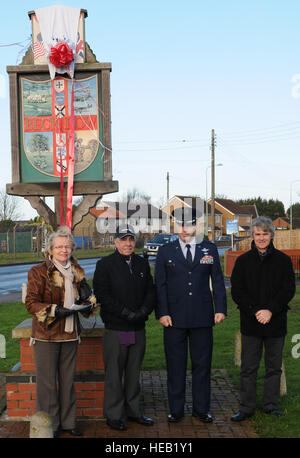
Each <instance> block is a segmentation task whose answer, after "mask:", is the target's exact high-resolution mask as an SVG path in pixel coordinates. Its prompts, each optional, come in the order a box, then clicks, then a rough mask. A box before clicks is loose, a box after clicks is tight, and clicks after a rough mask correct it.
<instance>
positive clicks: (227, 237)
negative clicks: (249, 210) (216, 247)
mask: <svg viewBox="0 0 300 458" xmlns="http://www.w3.org/2000/svg"><path fill="white" fill-rule="evenodd" d="M216 242H231V235H220V236H219V237H217V238H216Z"/></svg>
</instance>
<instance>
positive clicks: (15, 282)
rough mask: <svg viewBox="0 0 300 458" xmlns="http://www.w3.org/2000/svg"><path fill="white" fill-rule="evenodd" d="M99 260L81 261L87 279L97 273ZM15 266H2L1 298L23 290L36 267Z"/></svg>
mask: <svg viewBox="0 0 300 458" xmlns="http://www.w3.org/2000/svg"><path fill="white" fill-rule="evenodd" d="M98 259H99V258H91V259H81V260H80V265H81V266H82V267H83V268H84V270H85V273H86V276H87V278H91V277H92V276H93V274H94V271H95V265H96V262H97V260H98ZM36 264H37V263H33V264H14V265H11V266H0V296H10V295H11V294H15V293H16V292H20V291H21V290H22V284H23V283H27V273H28V270H29V269H30V268H31V267H32V266H34V265H36Z"/></svg>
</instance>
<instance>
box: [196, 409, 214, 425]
mask: <svg viewBox="0 0 300 458" xmlns="http://www.w3.org/2000/svg"><path fill="white" fill-rule="evenodd" d="M192 415H193V417H196V418H198V420H200V421H203V423H212V422H213V417H212V416H211V414H210V413H198V412H196V411H193V414H192Z"/></svg>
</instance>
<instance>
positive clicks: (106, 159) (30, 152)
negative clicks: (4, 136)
mask: <svg viewBox="0 0 300 458" xmlns="http://www.w3.org/2000/svg"><path fill="white" fill-rule="evenodd" d="M28 14H29V17H30V19H31V22H32V46H31V47H30V48H29V49H28V51H27V52H26V54H25V56H24V58H23V60H22V63H21V64H20V65H17V66H8V67H7V72H8V74H9V86H10V116H11V155H12V183H9V184H7V185H6V192H7V194H11V195H18V196H23V197H24V198H25V199H27V200H28V201H29V202H30V204H31V206H32V207H33V208H35V209H36V211H37V212H38V214H39V215H40V216H42V217H43V218H44V220H45V221H46V223H48V224H50V225H51V226H52V227H53V229H56V228H57V227H58V226H59V225H60V223H61V214H60V213H61V209H63V211H64V213H65V208H66V193H67V179H68V167H69V161H70V158H69V155H68V142H69V140H70V136H69V132H70V123H71V122H73V123H74V124H73V125H74V131H75V139H74V185H73V195H74V196H78V195H79V196H83V197H84V198H83V200H82V201H81V203H80V205H79V206H78V207H76V209H75V210H74V211H73V216H72V229H73V228H74V227H75V226H76V224H78V223H79V222H80V221H81V220H82V218H83V216H84V215H86V214H87V213H88V211H89V209H90V208H91V207H92V206H94V205H95V203H96V201H97V200H98V199H99V198H100V197H101V196H102V195H103V194H108V193H112V192H117V191H118V182H117V181H113V180H112V150H111V108H110V72H111V64H110V63H99V62H98V61H97V60H96V56H95V55H94V54H93V52H92V50H91V49H90V47H89V45H88V44H87V43H86V42H85V37H84V30H85V28H84V22H85V18H86V17H87V11H86V10H81V12H80V21H79V26H78V40H77V44H76V58H75V73H74V79H71V78H70V76H69V75H67V74H62V75H56V76H55V78H54V79H52V80H51V78H50V75H49V68H48V65H47V58H46V54H45V51H44V49H43V42H42V37H41V33H40V30H39V24H38V21H37V18H36V14H35V12H34V11H30V12H29V13H28ZM71 94H72V95H71ZM71 97H72V100H73V105H71ZM71 106H72V107H73V108H72V109H73V113H71ZM49 196H53V197H54V202H55V210H54V211H53V210H51V208H50V207H49V206H48V205H47V204H46V203H45V199H43V198H44V197H49ZM62 199H63V200H62ZM62 202H63V205H62Z"/></svg>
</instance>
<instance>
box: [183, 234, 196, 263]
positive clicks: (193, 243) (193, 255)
mask: <svg viewBox="0 0 300 458" xmlns="http://www.w3.org/2000/svg"><path fill="white" fill-rule="evenodd" d="M179 244H180V247H181V249H182V253H183V256H184V257H185V259H186V255H187V247H186V246H187V245H190V246H191V248H190V249H191V254H192V260H193V261H194V257H195V250H196V237H193V238H192V239H191V240H190V241H189V242H186V243H185V242H183V241H182V240H181V239H180V238H179Z"/></svg>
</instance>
